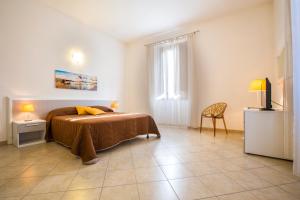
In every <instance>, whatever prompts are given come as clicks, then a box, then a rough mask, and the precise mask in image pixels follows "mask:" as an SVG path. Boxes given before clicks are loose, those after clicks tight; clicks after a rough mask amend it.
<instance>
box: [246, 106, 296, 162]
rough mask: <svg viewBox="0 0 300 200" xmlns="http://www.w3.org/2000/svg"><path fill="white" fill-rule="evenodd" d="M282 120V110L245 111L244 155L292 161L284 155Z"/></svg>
mask: <svg viewBox="0 0 300 200" xmlns="http://www.w3.org/2000/svg"><path fill="white" fill-rule="evenodd" d="M283 119H284V112H283V111H282V110H274V111H263V110H258V109H245V110H244V126H245V127H244V128H245V153H251V154H257V155H263V156H269V157H274V158H282V159H292V158H290V157H288V154H286V153H285V145H286V144H285V136H284V121H283ZM290 150H291V149H290Z"/></svg>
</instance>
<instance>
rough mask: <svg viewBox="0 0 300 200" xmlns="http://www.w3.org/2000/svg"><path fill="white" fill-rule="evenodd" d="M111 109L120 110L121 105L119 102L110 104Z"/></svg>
mask: <svg viewBox="0 0 300 200" xmlns="http://www.w3.org/2000/svg"><path fill="white" fill-rule="evenodd" d="M110 107H111V108H112V109H117V108H119V104H118V102H117V101H113V102H112V103H111V104H110Z"/></svg>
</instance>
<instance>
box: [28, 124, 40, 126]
mask: <svg viewBox="0 0 300 200" xmlns="http://www.w3.org/2000/svg"><path fill="white" fill-rule="evenodd" d="M38 125H39V124H26V127H30V126H38Z"/></svg>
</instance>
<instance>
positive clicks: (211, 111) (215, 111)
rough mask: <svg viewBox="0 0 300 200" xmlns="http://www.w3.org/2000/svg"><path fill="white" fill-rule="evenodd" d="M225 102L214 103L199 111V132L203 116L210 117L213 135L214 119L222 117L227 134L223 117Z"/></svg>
mask: <svg viewBox="0 0 300 200" xmlns="http://www.w3.org/2000/svg"><path fill="white" fill-rule="evenodd" d="M226 107H227V104H226V103H223V102H221V103H215V104H213V105H211V106H209V107H207V108H205V109H204V110H203V112H202V113H201V122H200V133H201V130H202V119H203V117H205V118H212V121H213V127H214V136H216V119H223V123H224V127H225V131H226V134H228V131H227V128H226V123H225V119H224V112H225V110H226Z"/></svg>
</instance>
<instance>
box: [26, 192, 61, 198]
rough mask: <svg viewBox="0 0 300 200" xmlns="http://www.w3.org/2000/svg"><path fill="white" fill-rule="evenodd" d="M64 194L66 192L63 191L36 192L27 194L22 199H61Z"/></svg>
mask: <svg viewBox="0 0 300 200" xmlns="http://www.w3.org/2000/svg"><path fill="white" fill-rule="evenodd" d="M63 194H64V193H63V192H56V193H47V194H35V195H29V196H26V197H25V198H23V199H22V200H60V199H61V198H62V196H63Z"/></svg>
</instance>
